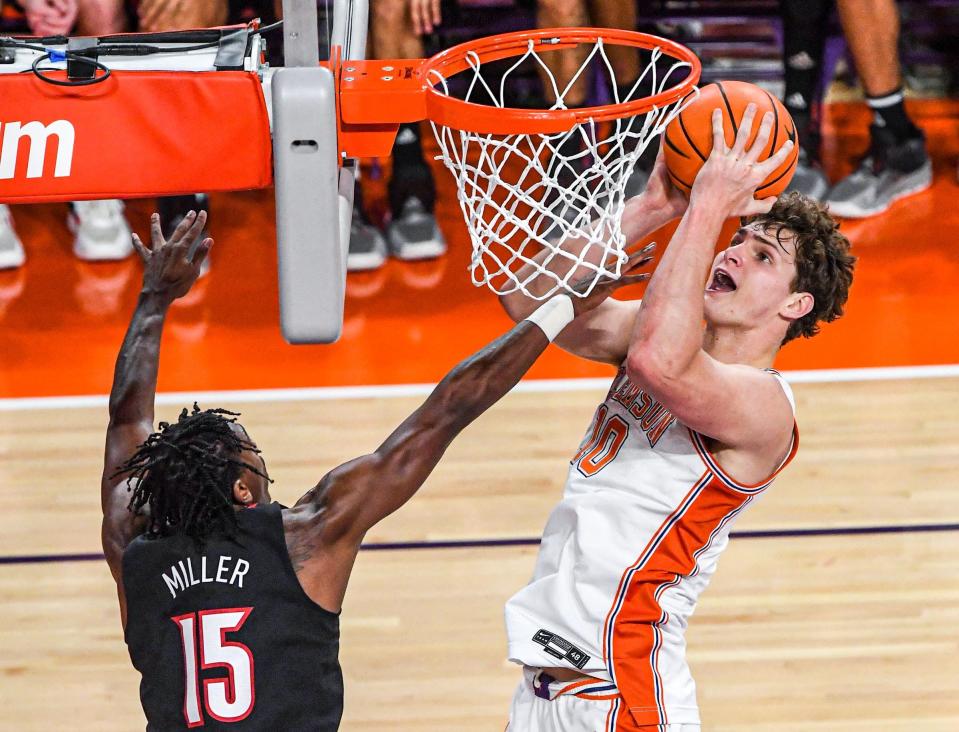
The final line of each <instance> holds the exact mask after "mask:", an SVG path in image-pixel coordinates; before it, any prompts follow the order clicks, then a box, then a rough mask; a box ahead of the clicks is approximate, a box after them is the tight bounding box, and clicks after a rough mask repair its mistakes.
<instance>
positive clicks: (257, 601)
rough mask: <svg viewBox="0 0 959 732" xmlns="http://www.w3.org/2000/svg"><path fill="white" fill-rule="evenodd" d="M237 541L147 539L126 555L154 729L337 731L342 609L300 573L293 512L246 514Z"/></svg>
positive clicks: (132, 627)
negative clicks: (200, 543)
mask: <svg viewBox="0 0 959 732" xmlns="http://www.w3.org/2000/svg"><path fill="white" fill-rule="evenodd" d="M237 521H238V522H239V532H238V534H237V537H236V539H235V540H227V539H213V540H210V541H209V542H208V543H207V544H206V545H205V546H204V548H203V550H202V551H201V552H198V551H197V549H196V547H195V545H194V543H193V541H192V540H191V539H189V538H187V537H181V536H175V537H167V538H161V539H149V538H146V537H139V538H137V539H135V540H134V541H133V542H132V543H131V544H130V546H129V547H127V550H126V552H124V555H123V587H124V590H125V592H126V600H127V627H126V642H127V646H128V647H129V650H130V658H131V659H132V661H133V665H134V666H135V667H136V668H137V670H138V671H139V672H140V674H141V675H142V680H141V682H140V701H141V703H142V704H143V711H144V713H145V714H146V718H147V730H148V731H150V732H152V731H153V730H157V731H158V732H159V731H160V730H162V731H163V732H166V731H167V730H180V729H188V728H190V729H192V728H200V729H204V730H237V731H239V730H269V731H270V732H276V731H278V730H283V731H284V732H294V731H296V732H298V731H299V730H304V731H306V730H310V731H311V732H313V731H316V732H328V731H329V732H332V731H333V730H336V728H337V727H338V725H339V722H340V716H341V714H342V711H343V676H342V673H341V671H340V665H339V661H338V660H337V654H338V650H339V634H340V629H339V616H338V615H336V614H334V613H331V612H328V611H326V610H324V609H323V608H321V607H320V606H319V605H317V604H316V603H314V602H313V601H312V600H310V598H309V597H307V595H306V593H305V592H304V591H303V589H302V587H301V586H300V583H299V580H298V579H297V577H296V574H295V572H294V571H293V566H292V564H291V563H290V558H289V554H288V552H287V549H286V541H285V538H284V534H283V520H282V516H281V507H280V506H279V505H278V504H269V505H260V506H255V507H253V508H247V509H243V510H241V511H239V512H238V513H237Z"/></svg>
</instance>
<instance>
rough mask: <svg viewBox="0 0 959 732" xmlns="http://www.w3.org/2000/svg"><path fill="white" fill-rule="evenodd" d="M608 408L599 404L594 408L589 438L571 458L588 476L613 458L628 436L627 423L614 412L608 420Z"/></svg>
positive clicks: (580, 470)
mask: <svg viewBox="0 0 959 732" xmlns="http://www.w3.org/2000/svg"><path fill="white" fill-rule="evenodd" d="M608 413H609V408H608V407H607V406H606V405H605V404H601V405H600V407H599V409H597V410H596V416H595V417H594V418H593V424H592V427H591V429H590V434H589V439H588V440H586V442H585V443H583V445H582V447H580V448H579V452H577V453H576V454H575V455H574V456H573V459H572V461H571V462H572V463H573V465H575V466H576V469H577V470H578V471H579V472H580V473H582V474H583V475H585V476H586V477H587V478H589V477H590V476H592V475H596V473H598V472H599V471H600V470H602V469H603V468H605V467H606V466H607V465H609V464H610V463H611V462H613V460H614V459H615V457H616V455H617V453H619V448H621V447H622V446H623V443H624V442H625V441H626V438H627V437H628V436H629V425H628V424H627V423H626V420H624V419H623V418H622V417H620V416H619V415H618V414H614V415H613V416H612V417H610V418H609V420H608V421H607V420H606V415H607V414H608Z"/></svg>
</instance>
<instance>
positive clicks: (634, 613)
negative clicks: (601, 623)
mask: <svg viewBox="0 0 959 732" xmlns="http://www.w3.org/2000/svg"><path fill="white" fill-rule="evenodd" d="M751 499H752V497H751V496H750V495H748V494H745V493H742V492H739V491H736V490H735V489H732V488H730V487H729V486H727V485H726V484H725V482H724V481H723V480H722V479H721V478H720V477H718V476H717V475H715V474H714V473H712V472H711V471H709V472H707V473H704V474H703V476H702V477H701V478H700V480H699V481H697V483H696V485H695V486H694V487H693V488H692V489H691V490H690V492H689V493H688V494H687V495H686V498H685V499H684V500H683V502H682V503H681V504H680V506H679V507H677V509H676V510H675V511H674V512H673V514H671V515H670V517H669V518H668V519H667V520H666V521H665V522H664V523H663V524H662V526H660V528H659V530H658V531H657V532H656V535H655V536H654V537H653V538H652V539H651V540H650V542H649V544H647V546H646V548H645V549H644V551H643V553H642V555H640V558H639V559H638V560H637V561H636V562H635V563H634V564H633V565H632V566H631V567H630V568H629V569H627V570H626V572H624V573H623V577H622V579H621V581H620V589H619V591H618V592H617V597H616V601H615V602H614V604H613V607H612V608H611V609H610V613H609V615H608V616H607V621H606V628H605V644H604V653H605V654H606V659H605V660H606V665H607V668H609V670H610V674H611V676H612V680H613V683H615V684H616V685H617V687H618V688H619V691H620V694H621V695H622V696H623V700H624V706H625V708H626V709H625V710H624V712H623V713H621V714H620V715H619V717H621V718H622V717H628V718H629V719H623V720H622V723H621V721H620V720H619V719H618V720H617V724H616V730H625V729H629V728H630V725H633V724H638V725H657V724H668V723H669V720H668V719H666V713H665V709H664V703H663V702H664V700H663V680H662V679H661V678H660V676H659V670H658V668H657V654H658V651H659V648H660V645H661V643H662V632H661V627H662V626H663V624H665V623H666V621H667V620H668V619H669V616H668V614H667V613H666V612H665V611H664V610H663V609H662V607H661V606H660V604H659V596H660V595H661V593H662V592H663V591H664V590H665V589H667V588H669V587H671V586H674V585H676V584H677V583H678V582H679V581H681V580H682V579H684V578H686V577H688V576H690V575H691V574H693V573H694V572H695V571H696V569H697V554H698V553H700V552H702V551H703V550H704V549H705V548H707V547H708V546H709V545H710V543H711V541H712V538H713V536H714V534H716V533H717V532H718V530H719V529H721V528H722V527H723V526H725V525H726V524H727V523H728V521H729V520H730V519H731V518H732V517H733V516H735V515H736V514H737V513H739V511H740V510H741V509H742V508H743V507H744V506H745V505H746V504H747V503H748V502H749V501H750V500H751ZM626 710H628V713H627V712H626ZM624 725H625V726H624Z"/></svg>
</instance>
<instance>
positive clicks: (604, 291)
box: [287, 258, 648, 610]
mask: <svg viewBox="0 0 959 732" xmlns="http://www.w3.org/2000/svg"><path fill="white" fill-rule="evenodd" d="M638 262H639V258H636V259H634V261H633V264H638ZM647 277H648V275H646V274H635V273H634V274H627V275H625V276H623V277H622V278H620V279H619V280H615V281H612V280H608V281H605V282H602V283H600V284H599V285H597V286H596V287H595V288H594V289H593V292H592V293H591V294H590V296H589V297H586V298H571V297H569V296H568V295H557V296H556V297H554V298H551V299H550V300H548V301H547V302H546V303H543V304H542V305H540V307H539V308H538V309H537V310H536V311H535V312H534V313H532V314H531V315H530V317H529V318H527V319H525V320H523V321H521V322H520V323H519V324H517V325H516V326H515V327H514V328H513V329H512V330H510V331H509V332H508V333H506V334H505V335H503V336H501V337H500V338H498V339H497V340H495V341H493V342H492V343H490V344H489V345H488V346H486V347H485V348H483V349H482V350H481V351H479V352H477V353H475V354H473V355H472V356H470V357H469V358H467V359H466V360H464V361H462V362H461V363H459V364H457V365H456V366H455V367H454V368H453V369H452V370H451V371H450V372H449V373H448V374H447V375H446V377H445V378H444V379H443V380H442V381H441V382H440V383H439V384H438V385H437V386H436V388H435V389H434V390H433V392H432V393H431V394H430V396H429V397H428V398H427V399H426V401H425V402H424V403H423V405H422V406H421V407H420V408H419V409H417V410H416V411H415V412H413V414H411V415H410V416H409V417H407V419H406V420H404V422H403V423H402V424H401V425H400V426H399V427H397V429H396V430H394V431H393V433H392V434H391V435H390V436H389V437H388V438H387V439H386V441H385V442H383V444H382V445H380V446H379V448H377V449H376V451H374V452H373V453H371V454H369V455H364V456H362V457H359V458H356V459H355V460H351V461H350V462H348V463H345V464H344V465H341V466H339V467H338V468H335V469H334V470H332V471H330V472H329V473H328V474H327V475H326V476H324V477H323V479H322V480H321V481H320V482H319V483H318V484H317V486H316V487H315V488H313V489H312V490H311V491H309V492H308V493H307V494H306V495H305V496H303V497H302V498H301V499H300V500H299V501H298V502H297V504H296V506H295V507H294V508H293V512H294V514H299V515H298V516H297V515H294V521H293V522H291V523H292V530H290V529H288V532H287V545H288V548H289V550H290V556H291V558H292V560H293V563H294V566H295V567H296V569H297V572H298V576H299V578H300V581H301V583H302V584H303V585H304V587H305V588H306V590H307V592H308V593H309V594H310V596H311V597H313V598H314V599H315V600H317V602H319V603H320V604H321V605H323V606H324V607H326V608H327V609H334V610H335V609H337V608H339V606H340V603H341V602H342V598H343V593H344V592H345V590H346V583H347V580H348V578H349V572H350V570H351V568H352V564H353V558H354V557H355V555H356V552H357V550H358V549H359V545H360V542H361V541H362V539H363V536H364V535H365V534H366V532H367V530H368V529H370V527H372V526H373V525H374V524H376V523H377V522H379V521H380V520H381V519H383V518H384V517H386V516H387V515H389V514H390V513H392V512H393V511H395V510H396V509H398V508H399V507H400V506H402V505H403V504H404V503H406V501H408V500H409V499H410V498H411V497H412V496H413V494H414V493H415V492H416V491H417V490H418V489H419V487H420V486H421V485H422V484H423V482H424V481H425V480H426V478H427V477H428V476H429V474H430V473H431V472H432V471H433V468H435V467H436V464H437V463H438V462H439V460H440V458H442V456H443V453H444V452H445V451H446V448H447V447H448V446H449V444H450V443H451V442H452V441H453V439H454V438H455V437H456V436H457V435H458V434H459V433H460V432H461V431H462V430H463V428H465V427H466V426H467V425H468V424H470V423H471V422H472V421H473V420H475V419H476V418H477V417H479V415H481V414H482V413H483V412H485V411H486V410H487V409H489V407H491V406H492V405H493V404H494V403H495V402H497V401H498V400H499V399H500V398H501V397H502V396H503V395H504V394H506V393H507V392H508V391H509V390H510V389H512V388H513V386H515V385H516V383H517V382H518V381H519V380H520V378H521V377H522V376H523V374H525V373H526V372H527V370H529V368H530V366H532V365H533V363H534V362H535V361H536V359H537V357H538V356H539V355H540V354H541V353H542V352H543V351H544V350H545V349H546V346H547V345H549V342H550V341H551V340H553V338H555V337H556V335H557V334H558V333H559V332H560V331H561V330H562V329H563V328H564V327H565V326H566V325H567V324H568V323H569V322H570V321H571V320H572V319H573V318H574V317H575V316H579V315H582V314H583V313H584V312H587V311H588V310H591V309H593V308H595V307H596V306H597V305H599V304H600V303H601V302H603V301H604V300H605V299H606V298H607V297H608V296H609V295H610V294H611V293H612V292H614V291H615V290H616V289H618V288H619V287H621V286H623V285H628V284H633V283H635V282H639V281H641V280H644V279H646V278H647ZM583 286H585V283H583Z"/></svg>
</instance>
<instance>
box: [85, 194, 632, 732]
mask: <svg viewBox="0 0 959 732" xmlns="http://www.w3.org/2000/svg"><path fill="white" fill-rule="evenodd" d="M205 222H206V215H205V213H203V212H201V213H200V214H199V215H197V214H194V213H193V212H191V213H190V214H189V215H187V217H186V218H185V219H184V220H183V222H182V223H181V224H180V225H179V226H178V227H177V229H176V230H175V231H174V233H173V235H172V237H171V238H170V240H169V241H166V240H164V237H163V234H162V232H161V227H160V218H159V216H157V215H156V214H154V216H153V219H152V221H151V237H152V245H151V246H150V247H147V246H145V245H144V244H143V243H142V242H141V241H140V240H139V238H137V237H136V235H134V245H135V247H136V249H137V252H138V253H139V254H140V256H141V258H142V259H143V261H144V275H143V289H142V291H141V293H140V296H139V299H138V301H137V306H136V310H135V311H134V314H133V318H132V320H131V323H130V326H129V329H128V330H127V334H126V337H125V339H124V341H123V345H122V347H121V349H120V354H119V356H118V358H117V363H116V370H115V373H114V380H113V389H112V392H111V394H110V423H109V427H108V428H107V438H106V456H105V464H104V472H103V480H102V483H101V501H102V507H103V535H102V539H103V548H104V552H105V554H106V559H107V562H108V564H109V565H110V570H111V572H112V573H113V577H114V579H115V580H116V583H117V593H118V595H119V601H120V616H121V621H122V623H123V627H124V630H125V639H126V642H127V645H128V647H129V651H130V657H131V660H132V661H133V665H134V666H135V667H136V668H137V670H138V671H140V673H141V675H142V680H141V684H140V699H141V702H142V704H143V709H144V712H145V714H146V717H147V729H148V730H164V731H166V730H178V729H188V728H193V727H202V728H203V729H205V730H218V729H229V730H241V729H242V730H269V731H270V732H298V731H299V730H320V731H324V732H325V731H328V730H335V729H336V728H337V726H338V724H339V720H340V715H341V713H342V705H343V680H342V676H341V673H340V667H339V662H338V660H337V653H338V647H339V618H338V614H339V611H340V606H341V603H342V601H343V596H344V593H345V592H346V585H347V582H348V580H349V577H350V572H351V570H352V568H353V562H354V559H355V557H356V553H357V551H358V550H359V547H360V542H361V541H362V539H363V536H364V534H365V533H366V532H367V530H368V529H369V528H370V527H372V526H373V525H374V524H376V523H377V522H378V521H379V520H380V519H382V518H383V517H385V516H387V515H388V514H390V513H392V512H393V511H395V510H396V509H398V508H399V507H400V506H402V505H403V504H404V503H405V502H406V501H407V500H409V499H410V497H412V495H413V494H414V493H415V492H416V490H417V489H418V488H419V487H420V486H421V485H422V484H423V482H424V481H425V480H426V478H427V476H428V475H429V474H430V472H431V471H432V470H433V468H434V467H435V466H436V464H437V462H438V461H439V459H440V458H441V457H442V455H443V453H444V451H445V450H446V447H447V446H448V445H449V444H450V442H451V441H452V440H453V438H454V437H455V436H456V435H457V434H458V433H459V432H460V431H461V430H462V429H463V428H464V427H466V426H467V425H468V424H469V423H470V422H472V421H473V420H474V419H476V417H478V416H479V415H480V414H482V413H483V412H484V411H485V410H486V409H488V408H489V407H490V406H492V405H493V403H495V402H496V401H497V400H498V399H499V398H500V397H502V396H503V395H504V394H505V393H506V392H508V391H509V390H510V389H511V388H512V387H513V386H514V385H515V384H516V383H517V381H518V380H519V379H520V377H521V376H522V375H523V374H524V373H525V372H526V371H527V369H529V367H530V366H531V365H532V364H533V362H534V361H535V360H536V358H537V357H538V356H539V354H540V353H542V352H543V350H544V349H545V348H546V346H547V344H548V343H549V341H550V340H552V338H553V337H555V336H556V334H557V333H558V332H559V330H561V329H562V327H564V325H565V324H566V323H567V322H569V321H570V320H571V319H572V318H573V317H574V316H575V315H579V314H581V313H583V312H586V311H587V310H590V309H592V308H593V307H595V306H596V305H598V304H599V303H600V302H602V301H603V300H604V299H606V297H607V296H608V295H609V294H610V293H611V292H613V291H614V290H615V289H617V288H618V287H620V286H622V285H624V284H630V283H633V282H637V281H639V280H641V279H645V278H646V277H647V275H645V274H632V275H627V276H625V277H623V278H621V279H619V280H617V281H615V282H613V281H606V282H603V283H600V284H599V285H598V286H596V287H595V288H594V289H593V291H592V294H590V295H589V296H588V297H585V298H580V297H576V298H570V297H568V296H567V295H560V296H556V297H554V298H552V299H551V300H549V301H547V302H546V303H545V304H544V305H543V306H542V307H541V308H540V310H539V311H537V313H535V314H534V315H533V316H531V317H530V319H528V320H525V321H522V322H520V323H519V324H518V325H516V327H514V328H513V329H512V330H511V331H509V333H507V334H506V335H504V336H502V337H501V338H499V339H498V340H496V341H495V342H493V343H492V344H490V345H489V346H487V347H486V348H484V349H483V350H481V351H480V352H478V353H477V354H475V355H473V356H471V357H470V358H468V359H466V360H465V361H463V362H462V363H460V364H459V365H457V366H456V367H455V368H454V369H453V370H452V371H451V372H450V373H449V374H448V375H447V376H446V378H444V379H443V380H442V381H441V382H440V384H439V385H438V386H437V387H436V389H435V390H434V391H433V393H432V394H431V395H430V396H429V398H427V400H426V401H425V403H424V404H423V405H422V406H421V407H420V408H419V409H417V410H416V411H415V412H414V413H413V414H412V415H411V416H410V417H408V418H407V419H406V421H404V422H403V423H402V424H401V425H400V426H399V427H398V428H397V429H396V430H395V431H394V432H393V434H391V435H390V436H389V437H388V438H387V439H386V441H385V442H384V443H383V444H382V445H381V446H380V447H379V448H378V449H377V450H376V451H375V452H373V453H371V454H369V455H364V456H362V457H359V458H356V459H355V460H352V461H350V462H348V463H346V464H344V465H341V466H339V467H337V468H335V469H333V470H331V471H330V472H329V473H327V474H326V475H325V476H324V477H323V478H322V479H321V480H320V482H319V483H318V484H317V485H316V486H315V487H314V488H312V489H311V490H309V491H308V492H307V493H306V494H305V495H304V496H303V497H302V498H301V499H300V500H299V501H297V502H296V504H295V505H294V506H293V507H292V508H285V507H283V506H280V505H279V504H276V503H273V502H271V499H270V493H269V484H270V482H271V481H270V479H269V477H268V474H267V469H266V464H265V463H264V461H263V459H262V458H261V457H260V454H259V450H258V448H257V446H256V443H255V442H254V441H253V440H252V438H251V437H250V436H249V434H248V433H247V432H246V430H244V429H243V427H241V426H240V424H239V423H238V422H237V421H236V416H237V415H235V414H233V413H231V412H226V411H224V410H217V409H214V410H209V411H200V410H199V409H198V408H197V407H196V405H194V407H193V410H192V411H189V410H186V409H184V410H183V412H182V413H181V415H180V417H179V419H178V421H177V422H176V423H171V424H168V423H163V422H161V423H160V425H159V431H157V432H155V431H154V426H153V402H154V396H155V393H156V379H157V371H158V368H159V348H160V336H161V333H162V330H163V321H164V318H165V316H166V313H167V310H168V308H169V307H170V304H171V303H172V302H173V301H174V300H175V299H176V298H178V297H182V296H183V295H185V294H186V293H187V292H188V291H189V290H190V288H191V286H192V285H193V283H194V282H195V281H196V279H197V277H198V275H199V272H200V266H201V264H202V262H203V259H204V257H206V255H207V252H208V251H209V249H210V247H211V246H212V244H213V242H212V240H211V239H205V240H204V241H202V242H201V243H200V245H199V246H198V248H197V249H196V252H195V254H193V255H192V256H191V254H190V243H191V242H195V241H196V240H197V237H198V236H199V234H200V232H201V231H202V230H203V226H204V224H205ZM645 254H646V252H645V251H643V252H640V253H638V254H636V255H634V257H633V258H632V259H631V260H630V262H629V264H628V267H627V270H632V269H635V268H636V267H639V266H641V265H642V264H645V263H646V262H648V261H649V259H648V258H647V257H645ZM583 286H585V284H583V283H581V284H580V287H583ZM580 291H584V290H580ZM574 300H575V303H574V302H573V301H574Z"/></svg>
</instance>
